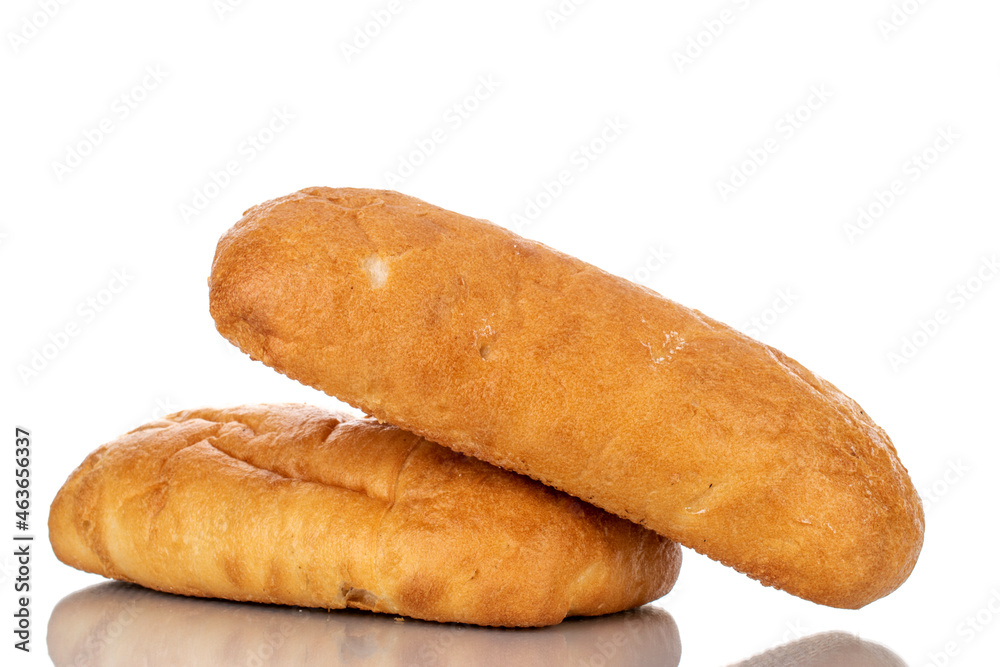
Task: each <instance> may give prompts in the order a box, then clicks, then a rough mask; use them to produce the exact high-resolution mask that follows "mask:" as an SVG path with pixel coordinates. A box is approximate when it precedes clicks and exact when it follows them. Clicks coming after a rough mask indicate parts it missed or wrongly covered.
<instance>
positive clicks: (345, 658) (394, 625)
mask: <svg viewBox="0 0 1000 667" xmlns="http://www.w3.org/2000/svg"><path fill="white" fill-rule="evenodd" d="M48 649H49V656H50V657H51V658H52V662H53V663H54V664H55V665H56V666H57V667H70V666H74V665H80V664H88V665H101V666H106V667H132V666H133V665H145V666H147V667H176V666H178V665H191V666H196V665H206V666H209V665H212V666H217V667H230V666H233V667H235V666H236V665H270V666H273V667H279V666H284V665H288V666H291V665H314V664H315V665H320V664H329V665H358V666H361V665H385V666H387V667H389V666H391V667H396V666H399V667H402V666H404V665H407V666H409V665H412V666H414V667H417V666H427V667H431V666H435V665H440V666H442V667H444V666H449V667H452V666H453V667H461V666H464V665H496V666H497V667H500V666H502V665H518V666H524V667H559V666H561V665H567V666H568V665H574V666H575V665H581V664H582V665H653V664H655V665H663V666H664V667H674V666H675V665H677V664H679V660H680V654H681V643H680V637H679V635H678V632H677V625H676V623H674V619H673V617H671V616H670V614H668V613H667V612H665V611H662V610H659V609H656V608H653V607H649V606H647V607H642V608H640V609H637V610H633V611H629V612H623V613H620V614H614V615H611V616H605V617H599V618H592V619H587V618H583V619H570V620H568V621H565V622H563V623H561V624H559V625H556V626H552V627H548V628H537V629H526V630H509V629H499V628H481V627H476V626H469V625H457V624H442V623H428V622H423V621H415V620H412V619H403V618H398V617H396V618H394V617H392V616H386V615H383V614H372V613H367V612H357V611H344V610H338V611H332V612H328V611H324V610H315V609H297V608H291V607H280V606H268V605H257V604H242V603H236V602H227V601H220V600H201V599H196V598H185V597H181V596H175V595H168V594H165V593H157V592H154V591H148V590H145V589H143V588H140V587H138V586H132V585H128V584H121V583H105V584H98V585H97V586H93V587H90V588H87V589H84V590H82V591H78V592H76V593H73V594H72V595H69V596H67V597H66V598H64V599H63V600H62V601H61V602H60V603H59V604H58V605H57V606H56V608H55V611H54V612H53V614H52V618H51V620H50V621H49V628H48Z"/></svg>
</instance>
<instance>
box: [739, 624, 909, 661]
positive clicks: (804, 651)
mask: <svg viewBox="0 0 1000 667" xmlns="http://www.w3.org/2000/svg"><path fill="white" fill-rule="evenodd" d="M731 667H906V663H905V662H903V659H902V658H900V657H899V656H898V655H896V654H895V653H893V652H892V651H890V650H889V649H887V648H885V647H884V646H881V645H879V644H875V643H874V642H868V641H865V640H863V639H860V638H858V637H855V636H854V635H849V634H847V633H844V632H824V633H822V634H818V635H811V636H809V637H806V638H805V639H800V640H799V641H797V642H792V643H791V644H785V645H784V646H779V647H777V648H774V649H771V650H770V651H767V652H766V653H761V654H760V655H757V656H754V657H752V658H750V659H748V660H744V661H743V662H740V663H736V664H734V665H732V666H731Z"/></svg>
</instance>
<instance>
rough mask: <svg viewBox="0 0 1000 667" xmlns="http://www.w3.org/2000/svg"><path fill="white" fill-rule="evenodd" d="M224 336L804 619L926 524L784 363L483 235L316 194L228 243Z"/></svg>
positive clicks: (672, 308)
mask: <svg viewBox="0 0 1000 667" xmlns="http://www.w3.org/2000/svg"><path fill="white" fill-rule="evenodd" d="M210 296H211V311H212V315H213V317H214V318H215V321H216V326H217V327H218V329H219V331H220V332H221V333H222V334H223V335H224V336H225V337H226V338H228V339H229V340H230V341H232V342H233V343H235V344H236V345H238V346H239V347H240V348H242V349H243V350H244V351H245V352H247V353H248V354H249V355H250V356H251V357H253V358H254V359H257V360H260V361H263V362H264V363H266V364H268V365H270V366H272V367H273V368H275V369H277V370H278V371H280V372H282V373H284V374H286V375H288V376H289V377H291V378H294V379H296V380H298V381H300V382H302V383H304V384H308V385H312V386H314V387H317V388H319V389H322V390H323V391H325V392H327V393H329V394H331V395H333V396H336V397H337V398H340V399H341V400H344V401H346V402H348V403H350V404H352V405H355V406H357V407H359V408H361V409H363V410H365V411H366V412H368V413H369V414H372V415H375V416H376V417H377V418H379V419H380V420H383V421H386V422H389V423H392V424H396V425H398V426H400V427H402V428H405V429H407V430H410V431H413V432H415V433H419V434H420V435H422V436H424V437H426V438H428V439H429V440H432V441H434V442H439V443H441V444H443V445H446V446H448V447H450V448H452V449H454V450H456V451H460V452H463V453H466V454H469V455H471V456H475V457H477V458H481V459H483V460H486V461H489V462H491V463H493V464H496V465H498V466H502V467H504V468H508V469H510V470H514V471H516V472H520V473H523V474H526V475H530V476H531V477H534V478H535V479H538V480H541V481H543V482H545V483H546V484H549V485H552V486H554V487H556V488H559V489H562V490H563V491H566V492H567V493H570V494H572V495H575V496H577V497H579V498H582V499H585V500H588V501H590V502H592V503H594V504H596V505H598V506H600V507H602V508H604V509H606V510H608V511H611V512H614V513H616V514H618V515H620V516H623V517H626V518H629V519H631V520H633V521H637V522H640V523H642V524H643V525H646V526H648V527H650V528H652V529H653V530H656V531H657V532H659V533H661V534H662V535H665V536H667V537H670V538H671V539H674V540H677V541H679V542H680V543H682V544H685V545H687V546H689V547H692V548H694V549H696V550H697V551H699V552H702V553H704V554H707V555H708V556H710V557H712V558H714V559H716V560H719V561H721V562H723V563H725V564H727V565H731V566H732V567H735V568H736V569H738V570H740V571H742V572H745V573H747V574H748V575H750V576H751V577H754V578H755V579H758V580H760V581H761V582H763V583H765V584H767V585H771V586H776V587H779V588H783V589H785V590H787V591H788V592H790V593H793V594H795V595H798V596H800V597H803V598H806V599H809V600H813V601H816V602H819V603H822V604H827V605H832V606H837V607H861V606H863V605H865V604H867V603H869V602H871V601H873V600H875V599H878V598H880V597H882V596H883V595H886V594H888V593H889V592H891V591H892V590H894V589H895V588H896V587H898V586H899V585H900V584H901V583H902V582H903V581H904V580H905V579H906V577H907V576H908V575H909V573H910V571H911V570H912V568H913V566H914V564H915V562H916V558H917V554H918V553H919V551H920V546H921V543H922V540H923V512H922V509H921V504H920V501H919V498H918V496H917V494H916V492H915V490H914V488H913V485H912V483H911V482H910V479H909V477H908V475H907V473H906V470H905V469H904V468H903V466H902V465H901V464H900V462H899V459H898V458H897V455H896V451H895V449H894V448H893V445H892V443H891V441H890V440H889V438H888V436H887V435H886V434H885V432H883V431H882V429H880V428H879V427H878V426H876V425H875V424H874V423H873V422H872V420H871V419H870V418H869V417H868V415H867V414H865V412H864V411H863V410H862V409H861V408H860V407H859V406H858V405H857V404H856V403H855V402H854V401H852V400H851V399H850V398H848V397H847V396H845V395H844V394H843V393H841V392H840V391H839V390H838V389H837V388H836V387H834V386H833V385H831V384H830V383H829V382H826V381H825V380H823V379H822V378H820V377H818V376H816V375H814V374H812V373H811V372H809V371H808V370H806V369H805V368H803V367H802V366H801V365H799V364H798V363H797V362H795V361H794V360H792V359H790V358H788V357H787V356H785V355H784V354H782V353H781V352H779V351H778V350H775V349H773V348H771V347H769V346H767V345H764V344H761V343H759V342H757V341H755V340H752V339H750V338H748V337H747V336H744V335H742V334H741V333H739V332H737V331H735V330H733V329H731V328H730V327H728V326H725V325H724V324H721V323H719V322H716V321H714V320H712V319H710V318H708V317H706V316H704V315H703V314H701V313H699V312H698V311H695V310H691V309H688V308H685V307H683V306H681V305H679V304H676V303H674V302H672V301H669V300H667V299H664V298H663V297H661V296H659V295H658V294H656V293H654V292H652V291H650V290H647V289H645V288H642V287H639V286H637V285H634V284H632V283H629V282H628V281H626V280H623V279H621V278H618V277H615V276H612V275H609V274H607V273H605V272H603V271H601V270H599V269H597V268H595V267H593V266H591V265H589V264H586V263H584V262H581V261H579V260H577V259H574V258H572V257H568V256H566V255H563V254H561V253H558V252H556V251H554V250H552V249H550V248H548V247H545V246H543V245H541V244H538V243H535V242H532V241H529V240H526V239H523V238H521V237H519V236H517V235H515V234H513V233H511V232H509V231H507V230H505V229H503V228H500V227H498V226H495V225H492V224H490V223H488V222H486V221H482V220H476V219H473V218H469V217H466V216H462V215H459V214H456V213H452V212H450V211H446V210H443V209H441V208H438V207H435V206H432V205H429V204H427V203H425V202H422V201H420V200H417V199H414V198H412V197H407V196H404V195H401V194H398V193H395V192H389V191H377V190H355V189H330V188H309V189H306V190H303V191H301V192H297V193H294V194H292V195H289V196H287V197H282V198H280V199H276V200H273V201H270V202H267V203H265V204H262V205H260V206H256V207H254V208H252V209H250V210H249V211H247V213H246V214H245V216H244V218H243V219H242V220H240V221H239V222H238V223H237V224H236V225H235V226H234V227H233V228H232V229H231V230H230V231H229V232H228V233H227V234H225V235H224V236H223V237H222V239H221V240H220V241H219V246H218V249H217V252H216V256H215V262H214V265H213V267H212V275H211V278H210Z"/></svg>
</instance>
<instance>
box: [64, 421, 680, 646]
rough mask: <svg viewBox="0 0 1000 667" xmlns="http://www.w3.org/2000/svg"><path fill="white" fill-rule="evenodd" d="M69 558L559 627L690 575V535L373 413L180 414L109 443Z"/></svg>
mask: <svg viewBox="0 0 1000 667" xmlns="http://www.w3.org/2000/svg"><path fill="white" fill-rule="evenodd" d="M49 536H50V539H51V542H52V547H53V549H54V550H55V553H56V556H58V557H59V559H60V560H62V561H63V562H65V563H67V564H69V565H72V566H73V567H76V568H78V569H81V570H84V571H87V572H94V573H96V574H100V575H103V576H106V577H110V578H113V579H119V580H121V581H129V582H133V583H137V584H141V585H142V586H146V587H148V588H153V589H156V590H160V591H165V592H169V593H179V594H181V595H191V596H201V597H214V598H226V599H230V600H246V601H256V602H265V603H274V604H285V605H298V606H303V607H325V608H329V609H336V608H344V607H355V608H358V609H370V610H372V611H377V612H385V613H390V614H400V615H405V616H412V617H415V618H421V619H427V620H433V621H456V622H463V623H475V624H480V625H498V626H541V625H548V624H552V623H558V622H559V621H561V620H562V619H563V618H564V617H566V616H573V615H596V614H606V613H610V612H617V611H620V610H623V609H629V608H631V607H635V606H637V605H641V604H643V603H645V602H648V601H650V600H655V599H657V598H659V597H661V596H662V595H664V594H665V593H666V592H667V591H669V590H670V588H671V586H672V585H673V583H674V581H675V579H676V577H677V572H678V567H679V565H680V554H679V548H678V547H677V545H676V544H673V543H672V542H670V541H668V540H666V539H665V538H663V537H661V536H659V535H657V534H656V533H653V532H652V531H649V530H646V529H644V528H641V527H640V526H637V525H634V524H632V523H629V522H627V521H624V520H622V519H620V518H618V517H615V516H612V515H610V514H607V513H605V512H602V511H601V510H598V509H596V508H594V507H592V506H590V505H587V504H585V503H583V502H580V501H579V500H577V499H576V498H573V497H570V496H568V495H566V494H563V493H560V492H558V491H555V490H554V489H550V488H548V487H546V486H543V485H541V484H539V483H537V482H535V481H532V480H530V479H528V478H526V477H521V476H519V475H515V474H513V473H509V472H506V471H503V470H500V469H498V468H494V467H493V466H490V465H488V464H486V463H483V462H482V461H477V460H475V459H471V458H468V457H466V456H462V455H461V454H457V453H455V452H453V451H451V450H448V449H445V448H444V447H440V446H438V445H435V444H433V443H430V442H427V441H426V440H423V439H422V438H420V437H418V436H416V435H413V434H411V433H407V432H405V431H401V430H399V429H397V428H394V427H391V426H384V425H380V424H378V423H376V422H375V420H373V419H363V420H350V419H344V418H343V417H339V416H337V415H334V414H331V413H328V412H326V411H323V410H320V409H318V408H312V407H307V406H292V405H285V406H247V407H241V408H232V409H227V410H207V409H206V410H193V411H187V412H180V413H177V414H174V415H171V416H169V417H166V418H165V419H163V420H160V421H156V422H152V423H150V424H147V425H146V426H143V427H141V428H139V429H136V430H134V431H132V432H131V433H128V434H127V435H124V436H122V437H121V438H119V439H117V440H115V441H114V442H112V443H110V444H108V445H105V446H103V447H101V448H100V449H98V450H97V451H95V452H94V453H92V454H91V455H90V456H88V457H87V459H86V460H85V461H84V462H83V464H82V465H81V466H80V467H79V468H78V469H77V470H76V471H74V472H73V474H72V475H71V477H70V478H69V480H68V481H67V482H66V484H65V485H64V486H63V488H62V489H61V490H60V491H59V493H58V495H57V496H56V498H55V501H54V502H53V503H52V509H51V512H50V516H49Z"/></svg>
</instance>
